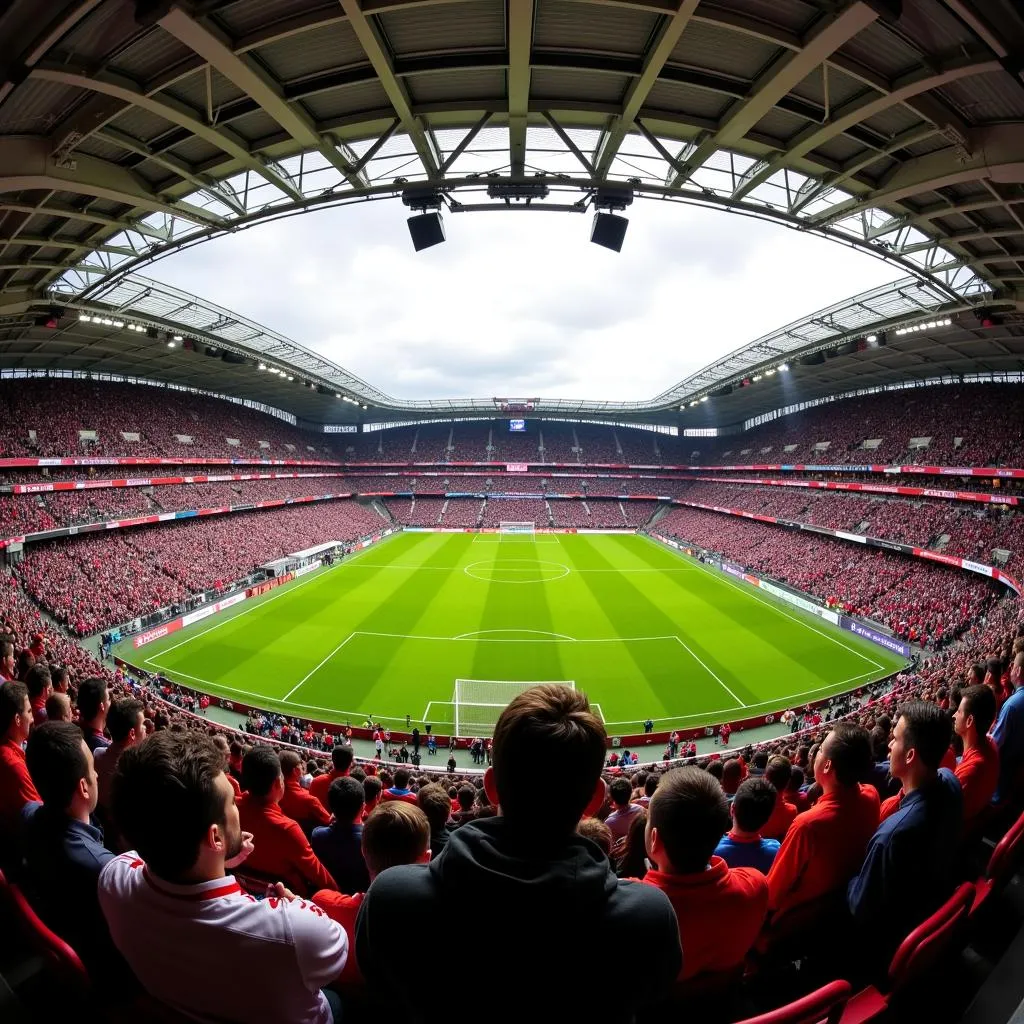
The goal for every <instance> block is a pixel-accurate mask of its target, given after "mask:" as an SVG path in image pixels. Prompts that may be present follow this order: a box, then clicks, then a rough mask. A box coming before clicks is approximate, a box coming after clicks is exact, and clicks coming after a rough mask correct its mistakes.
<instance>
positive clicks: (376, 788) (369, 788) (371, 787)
mask: <svg viewBox="0 0 1024 1024" xmlns="http://www.w3.org/2000/svg"><path fill="white" fill-rule="evenodd" d="M383 788H384V787H383V786H382V785H381V781H380V779H378V778H377V776H376V775H367V776H366V778H365V779H363V802H364V803H368V804H372V803H373V801H374V800H379V799H380V791H381V790H382V789H383ZM328 792H330V790H328Z"/></svg>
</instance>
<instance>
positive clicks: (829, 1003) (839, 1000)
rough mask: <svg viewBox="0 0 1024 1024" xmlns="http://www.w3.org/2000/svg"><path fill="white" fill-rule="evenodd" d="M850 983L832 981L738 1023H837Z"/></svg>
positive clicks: (840, 1017)
mask: <svg viewBox="0 0 1024 1024" xmlns="http://www.w3.org/2000/svg"><path fill="white" fill-rule="evenodd" d="M851 991H852V989H851V988H850V983H849V982H846V981H833V982H832V983H831V984H828V985H825V986H824V987H823V988H819V989H818V990H817V991H816V992H811V993H810V994H809V995H806V996H804V997H803V998H802V999H797V1000H795V1001H794V1002H792V1003H788V1004H787V1005H786V1006H780V1007H779V1008H778V1009H777V1010H769V1011H768V1012H767V1013H762V1014H760V1015H758V1016H757V1017H749V1018H747V1020H744V1021H741V1022H740V1024H838V1022H839V1021H840V1020H843V1019H845V1018H843V1011H844V1009H845V1008H846V1005H847V1001H848V1000H849V998H850V993H851Z"/></svg>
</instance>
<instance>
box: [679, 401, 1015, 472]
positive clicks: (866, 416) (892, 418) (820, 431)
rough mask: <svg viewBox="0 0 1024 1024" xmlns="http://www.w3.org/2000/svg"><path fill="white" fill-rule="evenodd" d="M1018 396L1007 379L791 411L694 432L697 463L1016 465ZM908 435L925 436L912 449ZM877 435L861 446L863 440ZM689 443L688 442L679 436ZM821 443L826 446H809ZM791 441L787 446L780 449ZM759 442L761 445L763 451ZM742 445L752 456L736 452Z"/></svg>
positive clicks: (681, 439) (742, 448) (740, 450)
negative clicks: (749, 425)
mask: <svg viewBox="0 0 1024 1024" xmlns="http://www.w3.org/2000/svg"><path fill="white" fill-rule="evenodd" d="M1022 417H1024V397H1022V395H1021V389H1020V387H1019V386H1015V385H1012V384H1006V385H1001V384H964V385H959V386H956V387H952V386H949V387H944V386H939V387H933V388H909V389H906V390H903V391H895V392H887V393H882V394H877V395H865V396H863V397H860V398H849V399H844V400H843V401H841V402H833V403H830V404H828V405H822V406H818V407H817V408H814V409H808V410H807V411H805V412H802V413H794V414H792V415H790V416H785V417H783V418H782V419H778V420H774V421H773V422H771V423H767V424H765V425H764V426H762V427H757V428H754V429H753V430H750V431H748V432H746V433H744V434H742V435H739V436H729V437H721V438H717V439H713V440H712V439H706V438H701V439H698V440H699V444H698V445H697V446H698V447H699V449H700V456H699V461H700V462H701V463H702V464H704V465H711V464H715V463H737V462H815V463H828V464H832V463H855V464H856V463H890V464H908V465H913V464H917V465H930V466H1020V465H1022V463H1024V439H1022V437H1021V432H1020V430H1019V429H1018V426H1019V424H1020V422H1021V419H1022ZM912 438H928V439H930V440H929V442H928V444H927V447H923V448H912V447H911V439H912ZM872 439H880V440H881V442H882V443H881V444H880V445H878V446H877V447H875V448H871V449H866V448H864V447H863V442H864V441H867V440H872ZM683 442H685V444H684V447H686V448H689V447H690V445H691V444H692V443H694V442H693V441H691V440H690V439H684V438H680V443H683ZM824 442H829V445H828V447H827V448H826V449H824V450H822V451H815V445H818V444H821V443H824ZM790 446H792V448H791V450H790V451H786V449H787V448H788V447H790ZM765 449H767V451H765ZM743 450H746V451H747V452H749V453H751V454H753V453H757V456H756V457H755V458H750V457H749V456H742V457H741V452H742V451H743Z"/></svg>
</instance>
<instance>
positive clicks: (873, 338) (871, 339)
mask: <svg viewBox="0 0 1024 1024" xmlns="http://www.w3.org/2000/svg"><path fill="white" fill-rule="evenodd" d="M866 340H867V341H868V342H869V343H870V344H872V345H874V343H875V342H876V341H878V335H877V334H869V335H868V336H867V339H866Z"/></svg>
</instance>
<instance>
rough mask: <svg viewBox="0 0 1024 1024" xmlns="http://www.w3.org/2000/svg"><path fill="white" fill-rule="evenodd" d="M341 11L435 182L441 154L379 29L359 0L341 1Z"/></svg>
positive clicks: (426, 169)
mask: <svg viewBox="0 0 1024 1024" xmlns="http://www.w3.org/2000/svg"><path fill="white" fill-rule="evenodd" d="M338 2H339V3H340V4H341V7H342V10H344V12H345V14H346V15H347V16H348V23H349V27H350V28H351V29H352V31H353V32H354V33H355V34H356V38H357V39H358V40H359V45H360V46H362V48H363V52H364V53H365V54H366V56H367V58H368V60H369V61H370V63H371V64H372V65H373V70H374V71H376V72H377V78H378V79H379V80H380V84H381V87H382V88H383V89H384V92H385V93H386V95H387V97H388V100H389V101H390V103H391V106H392V107H393V108H394V111H395V113H396V114H397V115H398V119H399V121H401V122H402V127H403V128H404V129H405V131H406V133H407V134H408V136H409V138H410V139H412V143H413V146H414V147H415V148H416V153H417V155H418V156H419V158H420V162H421V163H422V164H423V169H424V170H425V171H426V174H427V177H428V178H430V179H431V180H432V181H433V180H436V179H437V178H439V177H440V173H439V171H438V164H439V163H440V159H439V154H438V153H436V152H435V150H434V147H433V146H431V144H430V141H429V140H428V139H427V133H426V132H425V131H424V130H423V125H421V124H420V122H419V118H417V117H416V115H415V114H413V112H412V101H411V100H410V98H409V93H408V91H407V90H406V88H405V83H404V82H402V81H401V79H399V77H398V76H397V75H396V74H395V67H394V61H393V59H392V57H391V54H390V53H389V52H388V48H387V44H386V43H385V42H384V40H383V38H382V37H381V35H380V33H379V32H378V31H377V27H376V25H374V23H373V22H372V21H371V20H370V17H369V16H368V15H367V14H366V13H365V12H364V11H363V9H362V7H361V6H360V4H359V0H338Z"/></svg>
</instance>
